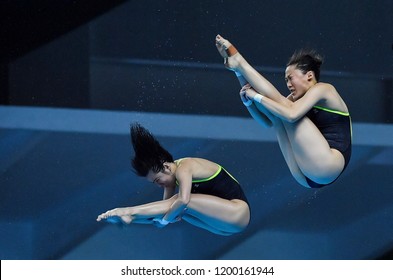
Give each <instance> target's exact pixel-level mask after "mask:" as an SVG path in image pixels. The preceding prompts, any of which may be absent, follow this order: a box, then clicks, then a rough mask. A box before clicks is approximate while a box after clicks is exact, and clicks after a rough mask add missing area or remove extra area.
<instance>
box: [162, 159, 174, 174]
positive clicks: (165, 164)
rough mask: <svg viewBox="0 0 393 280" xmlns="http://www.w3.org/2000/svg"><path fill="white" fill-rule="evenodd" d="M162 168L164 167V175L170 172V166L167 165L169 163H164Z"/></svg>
mask: <svg viewBox="0 0 393 280" xmlns="http://www.w3.org/2000/svg"><path fill="white" fill-rule="evenodd" d="M162 166H163V167H164V173H171V172H172V169H171V165H170V164H169V162H164V163H163V164H162Z"/></svg>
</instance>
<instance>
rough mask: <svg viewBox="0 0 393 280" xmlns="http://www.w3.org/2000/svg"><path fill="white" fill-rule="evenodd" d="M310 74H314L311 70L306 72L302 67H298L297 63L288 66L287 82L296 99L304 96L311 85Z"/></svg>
mask: <svg viewBox="0 0 393 280" xmlns="http://www.w3.org/2000/svg"><path fill="white" fill-rule="evenodd" d="M310 74H311V75H312V72H311V71H309V72H307V73H305V74H304V73H303V72H302V71H301V70H300V69H297V68H296V66H295V65H289V66H288V67H287V68H286V70H285V82H286V83H287V87H288V89H289V91H290V92H291V95H292V98H293V99H294V100H295V101H296V100H298V99H300V98H302V97H303V96H304V94H305V93H306V92H307V90H309V88H310V87H311V85H312V84H311V83H310V81H311V79H310Z"/></svg>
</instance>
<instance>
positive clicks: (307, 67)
mask: <svg viewBox="0 0 393 280" xmlns="http://www.w3.org/2000/svg"><path fill="white" fill-rule="evenodd" d="M322 63H323V57H322V56H321V55H320V54H318V53H317V52H316V51H315V50H312V49H300V50H297V51H296V52H295V53H294V54H293V55H292V57H291V58H290V59H289V61H288V63H287V66H291V65H294V66H295V67H296V68H297V69H299V70H301V71H302V73H303V74H306V73H307V72H308V71H313V72H314V75H315V79H316V80H317V82H319V75H320V72H321V70H320V68H321V65H322Z"/></svg>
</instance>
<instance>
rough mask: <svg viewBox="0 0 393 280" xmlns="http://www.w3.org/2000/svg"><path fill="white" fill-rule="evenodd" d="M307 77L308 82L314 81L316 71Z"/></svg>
mask: <svg viewBox="0 0 393 280" xmlns="http://www.w3.org/2000/svg"><path fill="white" fill-rule="evenodd" d="M306 75H307V80H308V81H312V80H313V79H314V78H315V75H314V71H308V72H307V73H306Z"/></svg>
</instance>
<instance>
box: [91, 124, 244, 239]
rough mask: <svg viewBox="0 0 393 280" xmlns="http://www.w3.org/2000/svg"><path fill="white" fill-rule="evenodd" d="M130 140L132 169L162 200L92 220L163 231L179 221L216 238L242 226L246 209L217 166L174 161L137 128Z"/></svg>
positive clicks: (197, 161) (239, 193) (234, 183)
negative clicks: (161, 192) (149, 226)
mask: <svg viewBox="0 0 393 280" xmlns="http://www.w3.org/2000/svg"><path fill="white" fill-rule="evenodd" d="M131 138H132V145H133V147H134V151H135V157H134V158H133V160H132V166H133V168H134V170H135V171H136V173H137V174H138V175H139V176H142V177H145V178H146V179H147V180H148V181H150V182H152V183H155V184H157V185H158V186H160V187H161V188H163V190H164V195H163V200H160V201H156V202H151V203H148V204H143V205H138V206H131V207H123V208H115V209H112V210H109V211H107V212H105V213H102V214H101V215H99V216H98V217H97V221H101V220H106V221H109V222H113V221H115V222H122V223H125V224H129V223H143V224H155V225H157V226H159V227H163V226H166V225H168V224H169V223H174V222H178V221H181V220H184V221H187V222H189V223H191V224H193V225H195V226H197V227H200V228H203V229H206V230H208V231H210V232H213V233H215V234H220V235H232V234H234V233H239V232H241V231H243V230H244V229H245V228H246V227H247V225H248V223H249V221H250V208H249V205H248V202H247V199H246V196H245V194H244V192H243V190H242V188H241V186H240V185H239V183H238V182H237V180H236V179H235V178H234V177H233V176H232V175H230V174H229V173H228V172H227V171H226V170H224V168H223V167H221V166H220V165H219V164H217V163H214V162H212V161H209V160H207V159H202V158H191V157H189V158H182V159H179V160H174V159H173V157H172V155H171V154H170V153H169V152H168V151H167V150H165V149H164V148H163V147H161V145H160V144H159V142H158V141H157V140H156V139H155V138H154V137H153V135H151V134H150V132H149V131H148V130H146V129H145V128H143V127H142V126H140V125H139V124H134V125H133V126H132V127H131ZM177 189H178V193H176V190H177Z"/></svg>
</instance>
